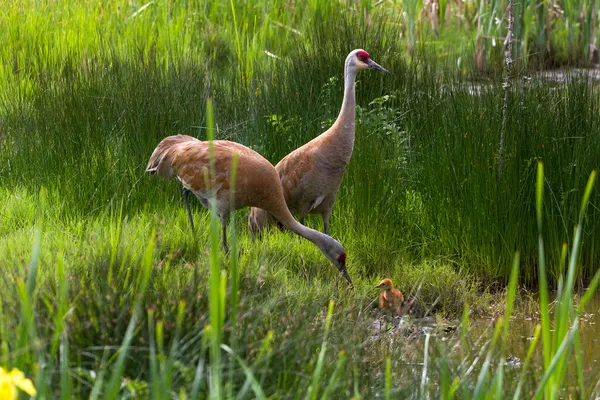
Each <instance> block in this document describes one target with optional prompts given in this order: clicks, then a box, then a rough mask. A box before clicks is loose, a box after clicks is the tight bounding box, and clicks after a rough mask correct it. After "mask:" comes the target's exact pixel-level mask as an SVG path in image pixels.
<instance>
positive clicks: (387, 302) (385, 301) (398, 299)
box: [375, 278, 404, 315]
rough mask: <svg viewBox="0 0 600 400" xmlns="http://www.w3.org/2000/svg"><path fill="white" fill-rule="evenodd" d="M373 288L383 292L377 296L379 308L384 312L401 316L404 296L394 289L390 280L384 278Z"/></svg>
mask: <svg viewBox="0 0 600 400" xmlns="http://www.w3.org/2000/svg"><path fill="white" fill-rule="evenodd" d="M375 287H376V288H378V289H383V292H381V294H380V295H379V308H380V309H382V310H385V311H394V312H395V313H396V315H401V313H402V302H404V295H403V294H402V292H401V291H400V290H398V289H396V288H395V287H394V284H393V283H392V280H391V279H388V278H385V279H383V280H382V281H381V282H379V285H377V286H375Z"/></svg>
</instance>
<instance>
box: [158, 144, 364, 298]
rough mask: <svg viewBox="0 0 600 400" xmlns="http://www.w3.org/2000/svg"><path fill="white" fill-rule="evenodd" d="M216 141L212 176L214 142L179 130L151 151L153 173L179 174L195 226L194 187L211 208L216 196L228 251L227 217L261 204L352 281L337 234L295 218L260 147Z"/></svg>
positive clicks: (203, 202) (196, 192)
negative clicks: (233, 179) (235, 163)
mask: <svg viewBox="0 0 600 400" xmlns="http://www.w3.org/2000/svg"><path fill="white" fill-rule="evenodd" d="M212 143H213V148H214V176H211V177H210V179H206V178H207V177H208V175H207V174H208V173H209V170H210V151H209V142H202V141H200V140H198V139H196V138H193V137H191V136H185V135H176V136H169V137H167V138H165V139H163V140H162V141H161V142H160V143H159V144H158V146H157V147H156V149H155V150H154V152H153V153H152V156H151V157H150V161H149V162H148V166H147V167H146V172H149V173H150V174H157V175H158V176H159V177H161V178H164V179H171V178H173V177H177V179H178V180H179V181H180V182H181V184H182V185H183V190H184V198H185V200H186V206H187V208H188V217H189V218H190V222H191V223H192V226H193V222H192V218H191V216H192V215H191V211H190V208H189V198H188V194H189V192H191V193H193V194H194V195H195V196H196V197H197V198H198V200H200V203H202V205H203V206H204V207H206V208H209V206H210V203H209V202H210V201H212V199H216V202H217V214H218V216H219V218H220V219H221V224H222V228H223V248H224V249H225V251H227V252H228V251H229V249H228V247H227V219H228V217H229V214H230V212H231V211H232V210H237V209H239V208H243V207H247V206H252V207H260V208H262V209H264V210H266V211H267V212H268V213H269V214H271V215H273V216H274V217H275V218H277V220H278V221H279V222H280V223H281V224H283V226H284V227H286V228H287V229H289V230H291V231H292V232H294V233H296V234H298V235H300V236H302V237H303V238H305V239H308V240H310V241H311V242H313V243H314V244H315V245H317V247H318V248H319V250H321V252H323V254H324V255H325V256H326V257H327V259H329V261H331V262H332V263H333V264H334V265H335V266H336V267H337V269H338V270H339V271H340V272H341V273H342V274H343V275H344V278H346V280H347V281H348V283H349V284H350V285H351V286H352V280H351V279H350V275H348V271H347V269H346V252H345V251H344V248H343V247H342V245H341V244H340V243H338V242H337V241H336V240H335V239H333V238H332V237H330V236H328V235H324V234H322V233H321V232H317V231H315V230H313V229H310V228H307V227H306V226H304V225H302V224H300V223H299V222H298V221H296V220H295V219H294V217H293V216H292V214H291V213H290V211H289V210H288V208H287V206H286V204H285V199H284V197H283V190H282V188H281V183H280V181H279V176H278V175H277V171H276V170H275V167H273V165H271V163H270V162H269V161H267V160H266V159H265V158H264V157H262V156H261V155H260V154H258V153H257V152H255V151H254V150H251V149H249V148H247V147H245V146H243V145H241V144H239V143H234V142H229V141H226V140H215V141H213V142H212ZM236 153H237V155H238V166H237V178H236V182H235V189H234V192H235V195H234V196H232V193H231V192H230V187H231V186H230V176H231V164H232V160H233V157H234V154H236ZM232 198H233V203H232V202H231V200H232Z"/></svg>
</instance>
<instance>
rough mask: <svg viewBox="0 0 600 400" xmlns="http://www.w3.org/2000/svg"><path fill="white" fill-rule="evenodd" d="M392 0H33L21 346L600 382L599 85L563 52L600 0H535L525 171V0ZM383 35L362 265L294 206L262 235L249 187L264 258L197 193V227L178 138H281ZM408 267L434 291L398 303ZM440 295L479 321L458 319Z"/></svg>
mask: <svg viewBox="0 0 600 400" xmlns="http://www.w3.org/2000/svg"><path fill="white" fill-rule="evenodd" d="M379 3H381V4H378V3H377V4H378V5H375V4H376V3H375V2H365V1H361V2H338V1H318V0H310V1H296V2H289V1H248V2H244V1H231V2H217V1H186V2H169V1H160V2H147V3H145V2H141V3H138V2H130V1H110V2H99V3H89V2H74V1H61V2H37V1H9V2H7V3H6V5H5V6H4V7H3V8H2V10H0V42H1V43H3V45H2V46H1V47H0V275H2V279H0V293H1V296H0V343H1V347H0V365H1V366H3V367H12V366H15V367H18V368H19V369H20V370H22V371H24V372H25V373H26V375H27V376H30V377H32V379H33V380H34V384H35V386H36V388H37V389H38V397H40V398H56V397H58V396H59V395H60V396H62V397H63V398H70V397H92V398H117V397H118V398H147V397H152V398H167V397H178V396H180V395H181V396H183V394H185V395H186V396H187V397H191V398H206V397H209V396H210V397H213V398H218V397H227V398H232V397H235V396H238V397H240V398H261V397H263V396H264V397H272V398H299V397H308V398H326V397H330V398H336V397H338V395H339V394H340V393H342V394H343V397H347V398H350V397H352V396H354V397H356V398H373V397H375V396H387V397H388V398H398V397H426V396H427V395H432V396H435V395H436V394H442V395H443V396H446V397H445V398H451V397H453V396H455V397H464V398H478V397H479V398H481V397H483V396H487V395H489V396H494V395H495V396H496V397H503V396H507V395H513V394H515V392H519V393H520V394H521V396H522V397H526V398H529V397H532V396H533V395H534V394H535V393H536V390H540V392H539V393H540V395H544V396H545V397H546V398H555V397H557V396H567V394H569V395H571V394H574V395H581V394H583V393H585V394H586V395H592V394H593V393H596V395H597V393H598V388H597V387H596V386H595V385H596V384H597V382H598V373H599V372H600V371H599V370H598V365H597V362H596V358H597V356H596V358H595V357H594V356H592V357H587V356H586V357H582V356H581V354H582V351H583V350H585V351H587V352H588V353H591V350H588V349H592V348H593V343H594V342H593V341H587V339H583V341H582V340H581V338H580V336H579V328H580V326H581V325H582V324H584V323H588V322H589V323H590V324H589V325H591V323H592V322H593V317H591V316H589V315H586V312H587V314H593V313H597V312H598V303H597V301H595V300H592V296H593V294H594V293H596V290H597V289H596V285H597V283H598V276H599V275H598V273H597V271H598V269H599V268H600V258H599V257H598V249H600V234H598V232H600V208H599V207H598V205H599V204H600V192H599V191H598V190H597V188H594V187H593V183H594V177H595V174H594V172H593V171H594V170H597V169H598V167H599V164H600V128H599V127H600V117H599V115H600V113H599V112H598V110H599V107H600V104H599V100H600V99H599V97H598V86H597V83H596V81H594V80H593V79H588V76H587V74H586V72H585V71H584V73H583V74H578V75H571V74H569V73H568V72H567V73H565V74H564V77H563V79H560V80H559V81H557V82H548V81H547V80H544V79H542V78H541V77H539V76H538V72H537V71H538V70H540V69H543V68H546V67H547V66H549V65H551V66H557V65H565V66H568V65H575V64H576V65H578V66H590V65H591V64H592V63H593V61H594V52H593V51H591V50H590V49H591V48H592V47H591V46H592V44H595V37H596V36H597V33H596V29H595V26H596V25H597V20H596V16H595V15H596V11H595V8H596V7H597V6H598V5H597V4H596V1H578V2H575V1H573V2H566V1H565V2H561V1H523V2H520V3H517V4H516V8H515V10H516V15H517V19H516V20H517V23H516V39H517V42H516V43H520V44H518V45H516V47H515V59H516V60H518V61H517V63H516V65H517V68H515V70H514V71H515V76H514V78H513V79H512V82H511V87H510V91H509V99H510V101H509V103H508V113H507V115H508V119H507V130H506V132H507V136H506V141H505V150H504V153H503V174H502V179H498V170H497V165H498V159H499V154H498V140H499V131H500V125H501V117H502V111H501V110H502V105H503V100H504V88H503V87H502V83H501V72H502V58H503V56H504V54H503V51H502V50H503V47H502V40H503V39H502V38H503V37H504V35H505V33H506V25H505V20H504V10H505V9H506V4H507V1H500V0H498V1H481V2H472V1H467V2H462V1H461V2H456V1H447V2H445V1H438V2H433V4H438V6H439V14H437V15H438V17H439V20H438V22H437V25H435V29H434V25H432V20H435V16H432V15H430V14H428V12H427V9H426V8H424V6H423V4H422V3H421V2H416V1H412V0H407V1H403V2H393V1H385V2H379ZM428 4H430V5H431V4H432V3H428ZM520 13H521V14H520ZM581 15H583V16H584V18H583V19H581V18H580V16H581ZM519 21H521V22H519ZM548 21H549V22H548ZM548 24H549V25H548ZM548 27H551V28H552V29H548ZM518 40H521V41H520V42H519V41H518ZM359 47H360V48H364V49H367V50H368V51H369V52H370V53H371V55H372V56H373V58H375V59H376V60H377V62H379V63H380V64H381V65H383V66H385V68H387V69H388V70H390V71H391V72H392V75H390V76H387V75H386V76H384V75H380V74H376V73H369V71H365V72H363V73H361V75H360V76H359V78H358V81H357V121H356V122H357V132H356V143H355V147H354V154H353V156H352V160H351V162H350V164H349V166H348V170H347V172H346V175H345V177H344V181H343V183H342V187H341V190H340V192H339V193H338V200H337V203H336V206H335V208H334V213H333V216H332V218H331V229H330V233H331V235H332V236H333V237H335V238H336V239H337V240H339V241H340V242H341V243H343V244H344V247H345V248H346V250H347V253H348V269H349V272H350V275H351V276H352V277H353V280H354V283H355V286H356V288H355V290H354V291H351V290H349V289H348V288H347V287H346V286H344V285H340V286H339V287H336V286H335V283H334V282H335V278H337V271H336V270H335V269H334V268H333V267H332V265H331V264H330V263H329V262H328V261H327V260H326V259H325V258H324V257H323V256H322V254H321V253H320V252H319V251H318V250H317V249H316V248H315V247H314V246H312V245H311V244H309V243H304V242H303V241H301V240H300V239H298V238H296V237H295V236H292V235H291V234H290V233H286V232H279V231H278V230H273V231H272V232H269V233H268V234H267V235H265V236H264V237H263V238H262V239H261V240H259V241H257V242H256V243H253V242H252V241H251V240H250V237H249V234H248V232H247V227H246V217H247V210H242V211H239V212H237V213H236V215H235V217H234V220H235V221H234V223H233V224H232V226H233V228H232V230H231V231H230V237H232V238H234V243H235V244H234V245H233V246H237V247H234V248H238V249H241V250H242V253H241V255H240V256H239V259H238V258H237V257H236V258H233V257H226V256H225V255H224V254H223V253H221V252H220V251H219V250H218V247H215V238H216V237H218V233H217V232H215V231H214V229H213V230H212V232H211V229H209V227H211V223H212V219H211V218H212V217H211V214H210V213H209V212H207V211H205V210H204V209H203V208H202V207H201V206H200V205H199V204H197V203H196V204H194V207H193V208H194V215H195V221H196V228H197V229H196V234H195V235H192V233H191V230H190V227H189V225H188V221H187V214H186V209H185V206H184V204H183V202H182V201H181V198H180V187H179V186H178V185H177V184H176V183H174V182H163V181H159V180H157V179H152V178H151V177H149V176H147V175H145V174H144V168H145V166H146V162H147V160H148V158H149V156H150V154H151V153H152V150H153V149H154V147H155V146H156V145H157V144H158V142H159V141H160V140H161V139H163V138H164V137H166V136H169V135H175V134H188V135H191V136H195V137H198V138H200V139H203V140H204V139H206V138H207V134H208V130H209V128H210V129H214V136H215V138H218V139H228V140H233V141H236V142H239V143H242V144H244V145H247V146H249V147H251V148H252V149H254V150H256V151H257V152H259V153H260V154H262V155H263V156H265V157H266V158H267V159H268V160H270V161H271V162H273V163H274V164H275V163H276V162H277V161H279V160H280V159H281V158H282V157H283V156H285V155H286V154H288V153H289V152H290V151H291V150H293V149H295V148H297V147H299V146H300V145H302V144H304V143H306V142H308V141H309V140H311V139H312V138H314V137H315V136H317V135H318V134H320V133H321V132H323V131H324V130H325V129H326V128H327V127H329V126H330V124H331V122H332V121H333V120H334V119H335V118H336V116H337V113H338V111H339V107H340V104H341V99H342V92H343V81H342V72H343V61H344V58H345V56H346V54H347V53H348V52H349V51H350V50H352V49H354V48H359ZM482 48H483V49H484V50H485V64H479V63H478V61H477V60H478V54H479V55H480V54H482V53H481V51H482V50H481V49H482ZM407 49H408V50H407ZM209 98H210V99H211V102H212V105H213V109H214V115H213V120H214V124H209V119H208V118H207V116H208V115H209V114H208V113H207V111H206V110H207V102H208V99H209ZM540 163H543V164H540ZM541 165H543V174H541V175H540V172H539V171H540V170H541ZM536 196H537V197H536ZM307 224H308V225H309V226H311V227H313V228H315V229H322V225H321V220H320V218H316V217H315V218H312V217H311V218H308V219H307ZM211 233H212V234H211ZM215 233H217V235H216V236H215ZM564 243H567V244H568V245H565V244H564ZM540 249H543V251H541V250H540ZM233 253H234V254H237V252H235V251H234V252H233ZM517 253H518V256H517V257H516V256H515V254H517ZM516 258H517V259H516ZM541 271H543V273H541ZM383 277H390V278H392V279H393V280H394V283H396V284H397V285H398V286H399V287H400V288H401V289H402V291H403V292H404V295H405V296H407V297H410V296H413V297H414V296H417V301H416V302H415V306H414V309H413V314H412V315H411V316H410V317H409V318H406V319H405V320H403V321H402V324H401V326H400V327H398V324H399V322H398V321H397V320H393V319H390V318H387V319H386V318H384V317H382V316H381V315H380V314H379V313H378V312H377V311H376V310H374V309H373V308H372V301H373V300H374V299H376V296H377V294H378V293H377V290H376V289H375V288H374V286H375V285H376V284H377V283H378V282H379V281H380V280H381V279H382V278H383ZM588 288H589V290H588V291H587V292H585V291H584V290H585V289H588ZM526 289H527V290H529V291H531V292H532V293H534V294H533V295H531V297H532V298H533V301H527V296H526V295H525V294H524V293H525V290H526ZM548 290H550V294H548V292H547V291H548ZM234 293H235V294H237V297H236V296H234ZM417 293H418V295H417ZM538 293H539V294H540V296H538ZM543 293H546V294H543ZM555 298H558V299H559V301H558V302H554V299H555ZM586 303H587V304H588V305H587V308H585V307H584V306H585V304H586ZM533 304H536V305H535V307H534V306H533ZM513 305H514V308H515V312H516V314H517V318H520V319H524V318H532V320H533V323H532V324H531V325H526V324H525V325H522V324H521V323H520V322H514V321H515V319H514V318H515V317H514V315H513V318H511V310H512V308H513ZM590 307H591V308H590ZM594 307H595V308H594ZM512 314H514V313H512ZM423 316H429V317H433V318H436V321H437V322H438V323H436V324H435V326H436V327H438V328H436V329H440V330H441V329H443V327H444V326H445V325H447V324H449V325H451V326H455V327H457V329H456V330H455V331H454V330H452V329H450V331H451V332H455V333H451V334H450V335H449V337H448V338H447V339H444V340H431V339H430V337H431V336H432V333H431V332H427V330H422V329H418V328H417V327H418V326H419V323H415V320H418V319H419V318H421V317H423ZM482 316H483V317H487V318H488V320H489V318H493V319H494V322H493V323H490V326H491V328H490V330H488V331H484V332H480V331H481V330H479V329H474V330H473V331H469V326H471V325H472V324H471V323H472V322H473V321H474V320H475V319H477V318H480V317H482ZM580 318H582V319H580ZM411 320H412V322H410V321H411ZM443 320H444V321H450V322H443ZM375 321H377V322H376V325H377V327H378V329H376V330H374V323H375ZM581 321H583V322H581ZM513 322H514V323H515V324H516V326H520V327H522V326H525V327H526V328H523V330H524V331H527V332H528V334H527V335H526V334H525V333H523V335H522V336H527V338H532V339H533V340H530V341H527V346H522V345H515V346H513V345H511V339H510V337H511V336H510V335H509V334H508V332H509V329H508V327H509V323H510V324H513ZM537 322H539V323H540V326H539V327H537V328H536V323H537ZM478 324H479V323H475V324H474V325H478ZM478 326H481V325H478ZM583 329H584V333H583V335H584V336H583V337H587V338H589V337H590V336H585V335H586V333H585V332H586V331H585V329H586V328H585V327H584V328H583ZM469 332H477V335H475V334H473V335H470V334H469ZM588 332H589V331H588ZM587 335H589V334H587ZM443 336H444V335H440V336H439V337H440V338H441V337H443ZM592 336H593V335H592ZM517 341H518V340H517ZM582 344H583V345H582ZM529 345H531V347H529ZM586 345H587V346H589V347H587V348H586ZM596 347H597V346H596ZM530 349H531V350H530ZM528 351H530V356H528V353H527V352H528ZM509 353H510V354H513V355H514V356H516V357H518V358H520V359H521V360H522V361H523V363H522V364H521V366H519V367H517V368H514V369H507V366H506V365H505V364H506V363H507V361H506V360H507V359H506V357H507V356H508V355H509ZM531 371H535V373H534V374H531V373H530V372H531ZM584 371H585V374H584Z"/></svg>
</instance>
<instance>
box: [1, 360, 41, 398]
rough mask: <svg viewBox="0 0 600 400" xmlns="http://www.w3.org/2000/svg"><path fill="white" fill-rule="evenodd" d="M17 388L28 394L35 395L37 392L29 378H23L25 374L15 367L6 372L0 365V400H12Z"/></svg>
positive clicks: (15, 396)
mask: <svg viewBox="0 0 600 400" xmlns="http://www.w3.org/2000/svg"><path fill="white" fill-rule="evenodd" d="M17 388H19V389H21V390H22V391H24V392H25V393H27V394H28V395H30V396H35V395H36V394H37V392H36V391H35V387H33V383H32V382H31V380H29V379H27V378H25V375H24V374H23V373H22V372H21V371H19V370H18V369H17V368H13V369H12V371H10V372H7V371H6V370H5V369H4V368H2V367H0V400H14V399H16V398H17Z"/></svg>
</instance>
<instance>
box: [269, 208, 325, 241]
mask: <svg viewBox="0 0 600 400" xmlns="http://www.w3.org/2000/svg"><path fill="white" fill-rule="evenodd" d="M282 197H283V196H282ZM268 212H269V213H270V214H271V215H273V216H274V217H275V218H276V219H277V220H278V221H279V222H281V224H282V225H283V226H284V227H286V228H287V229H289V230H290V231H292V232H294V233H295V234H297V235H299V236H302V237H303V238H305V239H307V240H310V241H311V242H313V243H314V244H316V245H317V246H318V247H319V248H321V245H323V244H324V242H325V238H326V236H325V235H324V234H322V233H321V232H318V231H315V230H314V229H310V228H309V227H307V226H304V225H302V224H301V223H300V222H298V221H296V219H295V218H294V217H293V216H292V214H291V213H290V210H289V209H288V208H287V205H286V204H285V202H283V203H282V204H281V205H280V206H278V207H277V208H276V209H271V210H268Z"/></svg>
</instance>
